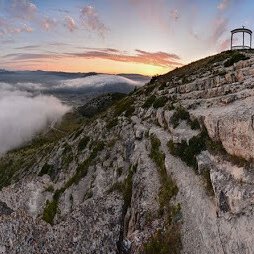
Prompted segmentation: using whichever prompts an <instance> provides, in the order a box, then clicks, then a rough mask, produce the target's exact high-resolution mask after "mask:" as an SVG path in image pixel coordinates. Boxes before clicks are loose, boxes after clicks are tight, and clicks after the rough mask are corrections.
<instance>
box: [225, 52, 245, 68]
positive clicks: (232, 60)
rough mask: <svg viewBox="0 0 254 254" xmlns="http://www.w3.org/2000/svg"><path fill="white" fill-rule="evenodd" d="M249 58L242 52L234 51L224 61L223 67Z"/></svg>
mask: <svg viewBox="0 0 254 254" xmlns="http://www.w3.org/2000/svg"><path fill="white" fill-rule="evenodd" d="M248 59H250V58H249V57H247V56H245V55H244V54H241V53H235V54H234V55H232V56H231V57H230V58H229V59H228V60H227V61H226V62H225V63H224V67H229V66H232V65H233V64H234V63H237V62H239V61H241V60H248Z"/></svg>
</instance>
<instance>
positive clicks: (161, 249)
mask: <svg viewBox="0 0 254 254" xmlns="http://www.w3.org/2000/svg"><path fill="white" fill-rule="evenodd" d="M181 249H182V242H181V234H180V230H179V227H178V226H177V225H172V226H169V227H168V228H167V229H165V230H158V231H157V232H156V233H155V234H154V235H153V236H152V237H151V238H150V239H149V241H148V242H147V243H145V244H144V251H143V252H141V253H144V254H169V253H170V254H180V253H181Z"/></svg>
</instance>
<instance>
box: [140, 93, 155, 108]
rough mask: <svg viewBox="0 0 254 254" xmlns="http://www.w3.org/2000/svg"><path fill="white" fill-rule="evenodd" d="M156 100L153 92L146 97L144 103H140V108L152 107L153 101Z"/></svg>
mask: <svg viewBox="0 0 254 254" xmlns="http://www.w3.org/2000/svg"><path fill="white" fill-rule="evenodd" d="M155 100H156V96H155V95H154V94H153V95H151V96H150V97H148V98H147V99H146V101H145V103H144V104H143V105H142V108H150V107H152V105H153V103H154V101H155Z"/></svg>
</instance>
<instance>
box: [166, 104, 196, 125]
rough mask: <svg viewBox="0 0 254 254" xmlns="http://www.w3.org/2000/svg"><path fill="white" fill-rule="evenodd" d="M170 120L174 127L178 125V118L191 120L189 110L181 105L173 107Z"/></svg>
mask: <svg viewBox="0 0 254 254" xmlns="http://www.w3.org/2000/svg"><path fill="white" fill-rule="evenodd" d="M170 120H171V123H172V124H173V127H174V128H176V127H177V126H178V125H179V123H180V120H186V121H187V122H191V120H190V114H189V112H188V111H187V110H186V109H185V108H184V107H182V106H180V107H178V108H176V109H175V112H174V114H173V115H172V117H171V119H170Z"/></svg>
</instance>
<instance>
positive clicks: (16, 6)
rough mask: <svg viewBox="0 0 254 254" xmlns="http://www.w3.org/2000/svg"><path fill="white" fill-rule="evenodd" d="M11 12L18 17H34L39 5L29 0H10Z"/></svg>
mask: <svg viewBox="0 0 254 254" xmlns="http://www.w3.org/2000/svg"><path fill="white" fill-rule="evenodd" d="M9 9H10V12H11V14H12V15H13V16H14V17H16V18H21V19H32V18H33V17H34V16H35V15H36V12H37V7H36V5H35V4H33V3H32V2H31V1H29V0H10V8H9Z"/></svg>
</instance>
